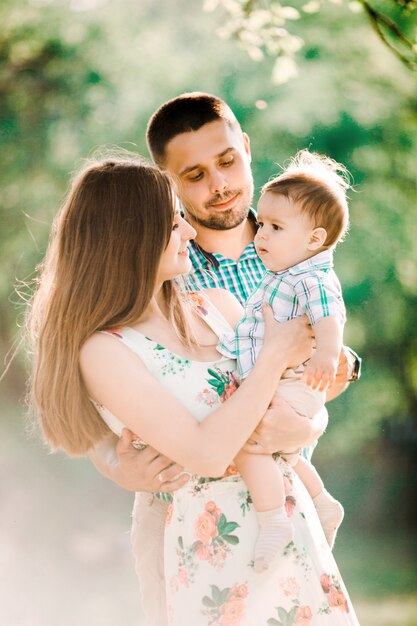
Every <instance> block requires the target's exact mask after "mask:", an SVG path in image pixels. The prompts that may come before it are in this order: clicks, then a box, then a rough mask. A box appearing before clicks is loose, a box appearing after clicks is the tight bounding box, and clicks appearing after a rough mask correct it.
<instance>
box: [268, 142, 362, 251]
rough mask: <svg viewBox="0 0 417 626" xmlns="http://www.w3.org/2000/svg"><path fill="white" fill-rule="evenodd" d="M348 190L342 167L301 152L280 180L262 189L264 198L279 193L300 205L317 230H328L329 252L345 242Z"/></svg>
mask: <svg viewBox="0 0 417 626" xmlns="http://www.w3.org/2000/svg"><path fill="white" fill-rule="evenodd" d="M349 187H350V185H349V174H348V172H347V170H346V168H345V167H344V166H343V165H341V164H340V163H337V162H336V161H334V160H333V159H331V158H329V157H327V156H324V155H320V154H317V153H311V152H309V151H308V150H300V151H299V152H297V154H296V155H295V157H293V158H292V159H291V161H290V163H289V165H288V166H287V167H286V168H285V169H284V170H283V172H282V173H281V174H279V176H277V177H275V178H273V179H272V180H270V181H268V182H267V183H266V184H265V185H264V186H263V187H262V195H264V194H265V193H276V194H280V195H283V196H285V197H286V198H288V199H290V200H292V202H294V203H297V205H298V207H299V208H300V210H301V211H302V213H306V214H307V215H308V216H309V217H310V218H311V219H312V221H313V223H314V228H325V229H326V232H327V237H326V240H325V242H324V247H326V248H330V247H333V246H335V245H336V244H337V243H338V242H339V241H341V240H342V239H343V237H344V236H345V234H346V232H347V229H348V226H349V209H348V203H347V198H346V192H347V190H348V188H349Z"/></svg>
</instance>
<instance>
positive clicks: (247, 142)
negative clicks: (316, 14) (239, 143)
mask: <svg viewBox="0 0 417 626" xmlns="http://www.w3.org/2000/svg"><path fill="white" fill-rule="evenodd" d="M242 136H243V147H244V148H245V152H246V154H247V155H248V158H249V163H251V162H252V155H251V151H250V139H249V135H248V134H247V133H242Z"/></svg>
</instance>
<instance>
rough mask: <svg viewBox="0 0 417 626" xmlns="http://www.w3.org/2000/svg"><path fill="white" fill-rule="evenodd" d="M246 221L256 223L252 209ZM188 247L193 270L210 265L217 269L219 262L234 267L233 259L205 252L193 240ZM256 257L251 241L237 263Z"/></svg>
mask: <svg viewBox="0 0 417 626" xmlns="http://www.w3.org/2000/svg"><path fill="white" fill-rule="evenodd" d="M248 219H249V220H250V221H251V222H254V223H256V220H257V216H256V212H255V209H253V208H252V207H251V208H250V209H249V213H248ZM189 247H190V257H191V260H192V262H193V265H194V267H195V268H196V267H207V266H210V265H211V266H213V265H214V266H215V267H216V268H217V267H219V265H220V262H223V263H225V264H227V262H229V264H234V265H235V264H236V262H235V261H234V260H233V259H228V258H227V257H224V256H223V255H222V254H217V253H216V252H207V251H206V250H204V249H203V248H202V247H201V246H200V245H199V244H198V243H196V241H195V240H194V239H192V240H191V241H190V246H189ZM257 256H258V255H257V254H256V250H255V245H254V243H253V241H251V242H250V243H249V244H248V245H247V246H246V248H245V249H244V251H243V252H242V255H241V257H240V259H239V261H244V260H246V259H252V258H255V257H257Z"/></svg>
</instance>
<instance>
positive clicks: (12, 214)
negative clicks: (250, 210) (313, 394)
mask: <svg viewBox="0 0 417 626" xmlns="http://www.w3.org/2000/svg"><path fill="white" fill-rule="evenodd" d="M206 4H207V3H206ZM211 4H212V5H214V4H216V3H213V2H212V3H211ZM265 4H266V5H268V4H270V3H265ZM293 4H294V5H296V4H297V3H296V2H294V3H293ZM309 4H310V5H311V4H312V3H309ZM316 4H317V3H316ZM297 6H299V8H300V7H301V3H298V4H297ZM310 8H311V6H310ZM352 9H353V10H352ZM293 17H294V15H293ZM407 19H408V18H407ZM409 19H410V20H411V19H412V17H410V18H409ZM0 23H1V32H0V61H1V64H0V137H1V156H0V159H1V167H0V187H1V195H0V220H1V221H0V224H1V227H0V243H1V250H0V259H1V266H0V267H1V270H0V293H1V301H0V313H1V319H0V342H1V343H0V345H1V350H2V352H3V354H4V355H6V354H7V353H9V351H10V350H11V351H12V352H13V345H16V342H18V341H19V334H20V332H21V331H20V330H19V327H21V325H22V322H23V317H24V303H23V300H22V299H21V298H20V296H19V295H18V294H17V293H16V291H15V288H16V286H17V289H18V291H21V292H22V293H23V295H24V294H27V293H28V289H27V288H26V287H25V286H24V284H25V283H29V282H30V281H31V280H32V279H33V277H34V273H33V271H34V267H35V266H36V264H37V263H38V262H39V260H40V259H41V258H42V256H43V253H44V251H45V246H46V244H47V238H48V232H49V227H50V223H51V220H52V217H53V215H54V213H55V211H56V210H57V208H58V207H59V205H60V202H61V201H62V198H63V197H64V195H65V191H66V189H67V185H68V181H69V177H70V174H71V172H72V171H73V170H74V168H75V167H77V166H78V165H79V164H80V163H81V162H82V159H84V158H85V157H87V156H88V155H89V154H91V152H92V151H93V150H94V149H95V148H96V147H97V146H100V145H103V144H106V145H121V146H124V147H126V148H129V149H133V150H137V151H139V152H140V153H141V154H144V155H147V150H146V144H145V139H144V132H145V127H146V122H147V120H148V118H149V116H150V115H151V113H152V112H153V111H154V110H155V108H156V107H157V106H159V104H161V103H162V102H163V101H165V100H167V99H169V98H171V97H174V96H175V95H177V94H179V93H181V92H183V91H189V90H204V91H209V92H212V93H215V94H217V95H219V96H221V97H223V98H224V99H225V100H226V101H227V102H228V103H229V104H230V105H231V107H232V108H233V110H234V111H235V113H236V115H237V117H238V119H239V121H240V122H241V125H242V127H243V129H244V130H245V131H246V132H248V133H249V135H250V137H251V146H252V156H253V169H254V174H255V183H256V189H257V192H256V193H258V190H259V188H260V186H261V185H262V184H263V183H264V182H265V181H266V180H267V179H268V178H269V177H270V176H271V175H272V174H273V173H275V172H276V171H277V168H278V165H277V164H282V163H284V162H285V160H286V159H287V158H288V157H289V156H291V155H293V154H294V153H295V152H296V151H297V150H298V149H299V148H303V147H308V148H311V149H313V150H317V151H319V152H324V153H326V154H328V155H330V156H332V157H333V158H335V159H337V160H338V161H341V162H342V163H344V164H345V165H346V166H347V168H348V169H349V171H350V172H351V174H352V177H353V180H354V191H352V192H351V193H350V207H351V228H350V233H349V236H348V238H347V239H346V241H345V243H343V244H342V245H341V246H340V247H339V248H338V249H337V252H336V270H337V272H338V274H339V277H340V279H341V282H342V285H343V289H344V295H345V301H346V305H347V309H348V323H347V326H346V339H345V341H346V343H348V344H349V345H351V346H352V347H353V348H354V349H355V350H357V351H358V352H359V353H360V354H361V355H362V357H363V361H364V365H363V366H364V372H363V377H362V380H361V382H359V383H357V384H354V385H351V388H350V389H349V390H348V391H347V392H346V393H345V394H343V396H342V397H341V398H339V399H337V400H335V401H334V402H332V403H331V404H330V405H329V412H330V416H331V419H330V425H329V428H328V432H327V434H326V435H325V436H324V437H323V439H322V440H321V442H320V444H319V446H318V448H317V450H316V452H315V455H314V461H315V463H316V465H317V467H318V469H319V471H320V473H321V475H322V476H323V478H324V481H325V483H326V484H327V485H328V488H329V489H330V490H331V492H332V493H334V494H335V495H336V496H337V497H338V498H339V499H340V500H341V501H342V502H343V503H344V505H345V509H346V518H345V522H344V524H343V527H342V529H341V531H340V532H339V536H338V540H337V544H336V548H335V554H336V558H337V561H338V564H339V567H340V569H341V572H342V575H343V576H344V579H345V582H346V584H347V586H348V588H349V590H350V594H351V597H352V600H353V602H354V604H355V606H356V608H357V612H358V615H359V618H360V621H361V624H362V626H415V625H416V624H417V594H416V593H415V592H416V589H417V575H416V566H415V562H416V556H417V551H416V540H415V532H414V528H415V526H414V524H415V521H416V514H415V494H416V484H417V480H416V463H415V457H416V453H417V450H416V447H417V446H416V438H417V434H416V433H417V430H416V416H417V263H416V261H417V243H416V241H417V226H416V221H417V207H416V199H417V194H416V160H417V90H416V78H417V74H416V72H413V71H411V70H410V69H409V68H408V67H406V66H405V64H404V63H402V62H401V60H400V59H398V58H397V57H396V56H395V54H393V53H392V52H391V51H390V50H389V49H388V48H387V46H384V44H383V43H382V42H381V41H380V39H379V38H378V37H377V35H376V34H375V32H374V30H373V29H372V28H371V26H370V24H369V21H368V19H367V17H366V15H365V14H364V12H363V11H361V10H360V5H359V4H353V3H351V5H349V6H348V5H347V4H341V3H328V4H325V5H323V6H322V8H321V10H320V11H318V12H303V13H302V15H301V17H300V19H298V20H296V21H294V22H293V23H292V24H291V29H292V32H293V33H294V34H295V36H297V37H301V38H302V39H303V40H304V46H303V47H302V48H301V49H300V50H299V51H295V54H294V59H295V63H296V66H295V67H294V63H293V62H291V63H290V65H288V64H287V65H286V66H285V65H284V66H283V68H281V71H283V72H284V74H285V71H287V73H289V74H295V72H297V75H294V76H293V77H292V78H291V79H290V80H289V81H288V82H281V78H285V76H281V78H280V76H278V77H277V75H276V69H275V70H274V63H275V59H274V58H272V57H271V56H268V55H265V56H264V58H263V59H261V58H259V60H258V61H255V60H254V58H255V57H260V55H257V53H256V51H253V50H252V57H250V56H249V55H248V54H247V53H246V52H245V51H244V50H242V49H241V48H240V47H239V46H238V45H237V44H236V42H235V41H233V40H231V39H221V38H219V37H218V35H217V34H216V31H217V29H218V28H219V26H221V25H222V13H221V11H220V9H219V8H218V9H216V10H214V11H209V12H208V11H203V1H202V0H201V1H199V0H194V1H193V2H191V1H188V2H187V1H186V0H162V1H158V2H155V1H153V0H118V1H116V2H110V1H106V0H73V1H72V2H68V1H67V0H61V1H59V0H55V1H54V0H31V1H29V2H28V1H24V0H3V2H2V4H1V6H0ZM413 28H414V29H415V28H416V22H415V18H414V26H413ZM274 71H275V82H274V81H273V80H272V79H271V76H272V75H273V73H274ZM255 200H256V199H255ZM24 357H25V355H24V350H23V349H21V350H20V352H19V353H18V355H17V357H16V358H15V360H14V362H13V363H12V365H11V367H10V369H9V371H8V372H7V375H6V376H5V377H4V379H3V381H2V382H1V384H0V399H1V418H0V446H1V461H0V463H1V473H0V487H1V500H0V502H1V515H0V565H1V585H0V623H1V624H2V626H3V625H4V626H73V625H74V624H76V625H77V626H92V625H93V626H96V625H97V626H114V625H116V624H117V625H118V624H123V625H124V626H134V625H136V626H141V625H142V624H143V619H142V615H141V608H140V599H139V592H138V589H137V583H136V579H135V575H134V572H133V562H132V558H131V556H130V547H129V526H130V519H129V518H130V509H131V505H132V499H133V496H132V494H129V493H126V492H123V491H122V490H121V489H119V488H118V487H116V486H114V485H112V484H111V483H110V482H108V481H107V480H105V479H104V478H102V477H101V476H100V475H99V474H98V473H97V472H96V470H95V469H94V468H93V466H92V465H91V464H90V463H89V462H88V461H87V460H85V459H77V460H74V459H69V458H67V457H65V456H64V455H49V454H48V452H47V450H46V449H45V448H44V447H43V445H42V443H41V442H40V440H39V438H36V437H32V438H31V437H29V435H28V433H27V432H26V428H27V423H26V421H25V416H24V415H25V407H24V400H23V397H24V390H25V358H24ZM6 361H7V359H6Z"/></svg>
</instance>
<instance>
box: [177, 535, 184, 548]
mask: <svg viewBox="0 0 417 626" xmlns="http://www.w3.org/2000/svg"><path fill="white" fill-rule="evenodd" d="M178 545H179V547H180V548H181V550H183V549H184V542H183V540H182V537H178Z"/></svg>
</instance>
